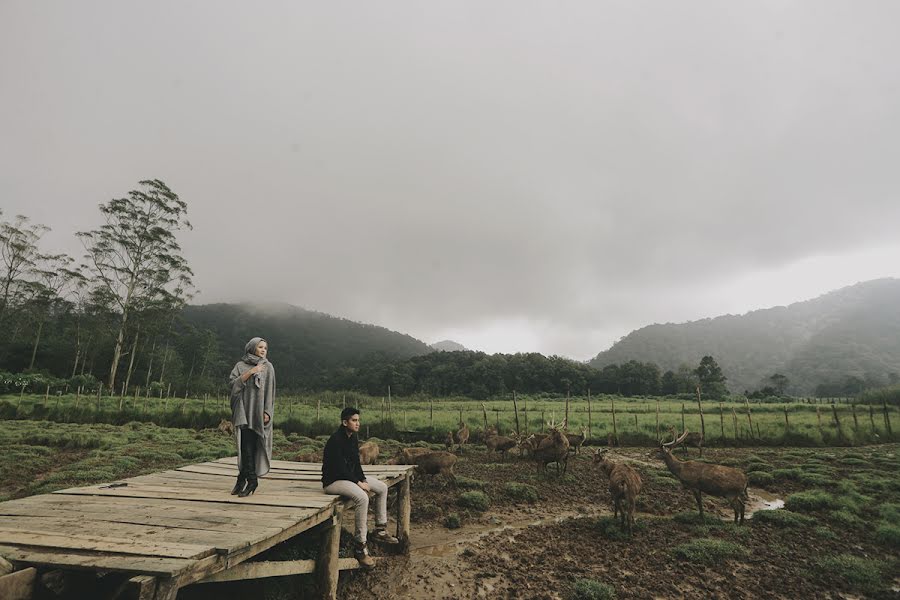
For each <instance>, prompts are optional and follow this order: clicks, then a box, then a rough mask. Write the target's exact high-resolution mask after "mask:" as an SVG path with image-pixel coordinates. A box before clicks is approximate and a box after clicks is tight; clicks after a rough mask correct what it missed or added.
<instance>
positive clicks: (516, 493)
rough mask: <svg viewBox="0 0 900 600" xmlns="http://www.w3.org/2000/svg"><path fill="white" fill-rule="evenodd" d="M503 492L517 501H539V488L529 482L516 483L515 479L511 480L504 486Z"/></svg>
mask: <svg viewBox="0 0 900 600" xmlns="http://www.w3.org/2000/svg"><path fill="white" fill-rule="evenodd" d="M503 493H504V494H506V496H507V497H509V498H511V499H513V500H515V501H517V502H531V503H534V502H537V501H538V491H537V488H536V487H534V486H533V485H528V484H527V483H516V482H515V481H510V482H508V483H507V484H506V485H504V486H503Z"/></svg>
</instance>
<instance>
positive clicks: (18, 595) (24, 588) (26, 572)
mask: <svg viewBox="0 0 900 600" xmlns="http://www.w3.org/2000/svg"><path fill="white" fill-rule="evenodd" d="M36 578H37V569H35V568H34V567H28V568H27V569H22V570H20V571H13V572H12V573H9V574H8V575H2V576H0V598H3V600H31V598H32V597H33V595H34V582H35V579H36Z"/></svg>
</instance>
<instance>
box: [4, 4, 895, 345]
mask: <svg viewBox="0 0 900 600" xmlns="http://www.w3.org/2000/svg"><path fill="white" fill-rule="evenodd" d="M898 13H900V8H898V5H896V4H895V3H891V2H872V3H866V4H865V5H858V4H851V3H848V2H817V3H815V6H813V5H811V4H808V3H796V4H787V3H783V2H770V3H754V4H752V5H750V4H747V5H735V4H729V3H724V4H723V3H715V2H684V3H677V4H671V3H663V2H659V3H624V4H623V3H605V2H604V3H568V4H563V5H558V4H557V5H552V6H551V5H540V4H522V3H519V2H505V3H490V4H484V3H427V4H422V3H414V2H397V3H391V4H386V3H378V4H373V5H355V4H354V5H350V4H342V3H329V4H328V5H327V6H325V5H319V4H314V3H308V4H299V3H294V2H284V3H267V4H266V5H265V8H260V7H257V6H254V7H251V6H250V5H244V4H242V3H230V4H229V3H223V2H218V3H215V4H214V5H213V4H202V3H193V4H190V5H185V4H184V3H177V2H170V3H153V4H151V5H144V6H135V5H127V6H126V5H124V4H122V3H99V2H96V3H91V2H79V3H77V4H63V3H59V4H57V5H48V4H44V3H41V4H35V3H28V2H7V3H4V4H3V6H2V7H0V70H2V72H3V73H4V78H3V80H2V83H0V85H2V86H3V90H2V92H3V98H4V106H3V108H2V109H0V193H2V205H0V206H2V208H3V209H5V212H6V216H7V217H9V216H10V215H12V214H15V213H17V212H22V213H25V214H28V215H29V216H31V217H32V218H33V219H34V220H36V221H40V222H44V223H47V224H48V225H50V226H52V227H53V229H54V232H53V233H52V234H51V235H50V236H48V238H47V241H48V243H52V244H56V245H57V246H59V247H61V248H65V249H70V251H71V252H73V253H77V251H78V247H77V243H76V242H74V239H73V238H72V236H71V233H72V232H73V231H75V230H79V229H87V228H91V227H94V226H96V225H97V224H98V223H99V214H98V213H97V212H96V205H97V203H99V202H103V201H105V200H107V199H109V198H111V197H115V196H120V195H123V194H124V193H125V192H127V190H129V189H131V188H132V187H133V186H134V185H135V183H136V182H137V181H138V180H139V179H143V178H147V177H159V178H161V179H163V180H165V181H166V182H167V183H168V184H169V185H170V186H171V187H172V188H173V189H174V190H176V191H177V192H178V193H179V194H180V195H181V196H182V198H183V199H185V200H186V201H187V202H188V203H189V210H190V214H191V220H192V222H193V223H194V225H195V229H194V231H193V232H191V233H189V234H186V235H185V236H184V237H183V242H184V244H183V245H184V247H185V252H186V255H187V256H188V258H189V259H190V261H191V264H192V266H193V267H194V270H195V272H196V274H197V277H196V283H197V285H198V287H200V288H201V290H202V294H201V295H200V296H199V298H198V300H199V301H204V302H207V301H208V302H212V301H228V300H241V299H246V298H241V297H238V296H237V295H235V292H234V291H233V290H234V288H235V286H234V282H235V280H236V279H238V280H240V279H241V278H243V277H247V274H248V273H250V272H254V273H257V275H256V277H255V279H254V280H255V281H258V282H259V284H258V286H259V287H258V289H254V290H252V291H250V290H249V289H248V292H247V295H250V294H251V293H252V294H254V295H257V294H264V295H266V296H268V297H270V298H271V299H274V300H284V301H288V302H292V303H295V304H298V305H302V306H306V307H309V308H314V309H318V310H322V311H325V312H329V313H332V314H336V315H341V316H346V317H349V318H353V319H357V320H361V321H366V322H375V323H378V324H382V325H385V326H388V327H392V328H395V329H399V330H401V331H405V332H409V333H411V334H412V335H415V336H417V337H420V338H422V339H425V340H426V341H434V340H435V339H438V338H439V337H446V335H448V334H456V335H458V336H462V337H464V338H467V339H458V341H460V342H461V343H463V344H466V345H467V346H469V347H483V348H485V349H487V350H490V351H499V350H503V351H515V350H523V351H525V350H537V351H542V352H545V353H548V354H550V353H557V354H564V355H569V356H575V357H578V358H587V357H588V356H590V355H592V354H594V353H596V352H597V351H599V350H601V349H603V348H605V347H606V346H608V345H609V343H611V342H612V341H613V340H614V339H615V338H616V337H618V336H620V335H624V334H625V333H627V332H628V331H629V330H631V329H633V328H635V327H639V326H641V325H644V324H647V323H649V322H653V321H677V320H683V319H688V318H699V317H703V316H712V315H715V314H719V313H722V312H726V311H728V310H733V309H734V308H735V307H738V308H740V309H742V310H747V309H749V308H753V307H762V306H766V305H768V304H769V303H772V302H784V301H791V300H800V299H803V298H804V297H806V296H794V297H787V298H786V297H785V295H784V294H783V293H780V294H779V293H776V291H774V290H772V289H770V288H772V287H773V286H771V285H767V283H766V282H767V281H769V282H771V281H775V280H778V281H783V279H779V277H781V275H780V274H783V273H785V272H787V271H789V270H790V269H792V268H793V267H792V265H795V266H796V265H805V270H799V271H796V272H794V275H793V277H792V278H791V281H793V282H797V285H795V286H792V287H791V288H790V289H792V290H794V291H795V293H796V294H804V293H805V294H809V295H816V294H818V293H821V292H824V291H827V290H828V289H830V287H829V286H833V285H844V284H849V283H853V282H855V281H857V280H859V279H864V278H867V277H869V276H891V275H893V276H897V275H900V272H898V269H900V267H897V266H896V265H897V264H898V262H897V257H898V255H900V250H898V248H897V246H896V245H895V242H894V239H895V229H896V225H895V223H897V222H900V202H897V201H896V197H897V193H898V190H900V171H898V170H897V169H896V166H895V163H896V159H895V158H894V157H896V156H898V155H900V147H898V146H900V72H898V70H897V69H896V64H895V63H896V61H895V60H894V58H893V57H895V56H896V55H897V54H898V47H897V46H898V42H897V39H896V35H895V33H894V23H896V22H898V17H900V14H898ZM878 247H883V248H885V250H884V251H883V252H882V253H881V254H880V256H881V259H880V260H879V259H876V260H875V262H876V263H880V264H875V265H873V264H872V262H873V261H872V260H871V255H870V254H865V251H866V250H870V249H872V248H878ZM844 255H846V256H866V257H867V262H866V263H865V264H862V263H852V262H847V261H844V262H841V269H837V268H834V269H828V268H827V267H825V268H821V266H822V265H826V264H829V263H828V261H829V260H832V259H834V258H835V257H840V256H844ZM829 257H831V259H830V258H829ZM813 259H815V260H816V261H818V262H817V263H815V264H817V265H819V267H820V268H812V267H811V266H810V264H811V263H809V262H808V261H810V260H813ZM835 264H836V263H835ZM767 273H768V274H769V279H766V275H765V274H767ZM826 274H827V276H826ZM750 280H752V281H754V282H755V284H754V286H752V287H740V286H738V285H737V283H736V282H738V281H750ZM800 283H802V284H803V285H800ZM784 287H785V286H782V288H784ZM738 294H739V295H740V297H737V295H738Z"/></svg>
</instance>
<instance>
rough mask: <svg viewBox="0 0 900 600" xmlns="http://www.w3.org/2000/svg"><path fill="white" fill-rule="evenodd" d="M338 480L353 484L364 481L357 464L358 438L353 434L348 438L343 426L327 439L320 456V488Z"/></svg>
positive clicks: (360, 468) (364, 478)
mask: <svg viewBox="0 0 900 600" xmlns="http://www.w3.org/2000/svg"><path fill="white" fill-rule="evenodd" d="M340 480H346V481H352V482H353V483H359V482H360V481H365V480H366V476H365V475H364V474H363V470H362V465H360V464H359V438H358V437H357V436H356V434H355V433H354V434H353V435H349V436H348V435H347V430H346V429H345V428H344V426H343V425H341V426H340V427H338V430H337V431H335V432H334V433H332V434H331V437H330V438H328V442H327V443H326V444H325V451H324V454H323V455H322V486H323V487H327V486H329V485H331V484H332V483H334V482H335V481H340Z"/></svg>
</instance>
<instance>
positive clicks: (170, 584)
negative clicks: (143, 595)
mask: <svg viewBox="0 0 900 600" xmlns="http://www.w3.org/2000/svg"><path fill="white" fill-rule="evenodd" d="M178 587H179V586H178V578H177V577H165V578H163V577H157V579H156V595H155V596H153V598H154V600H175V598H177V597H178Z"/></svg>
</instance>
